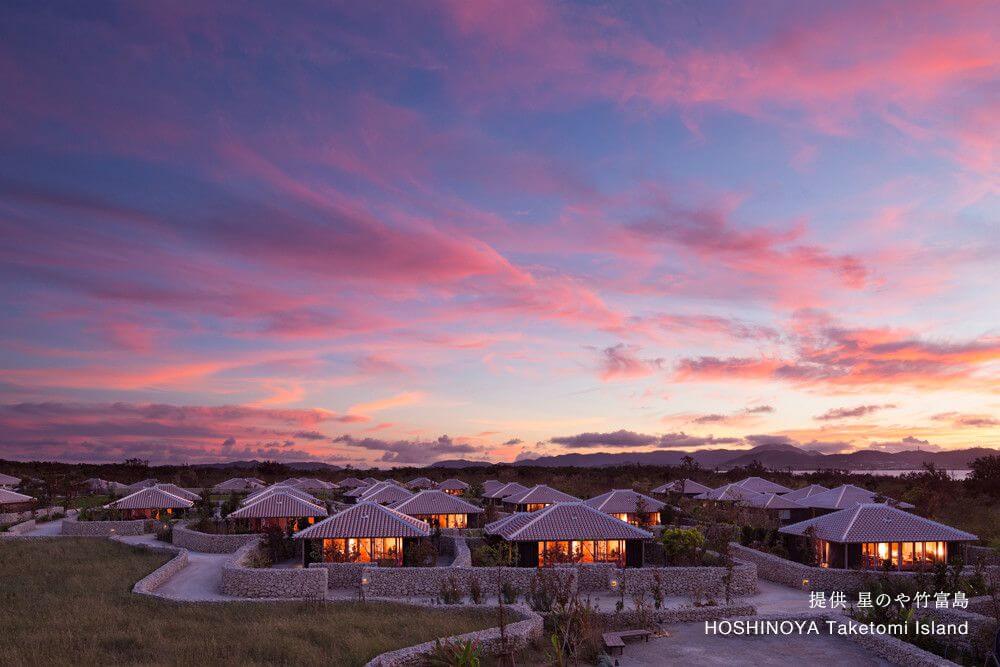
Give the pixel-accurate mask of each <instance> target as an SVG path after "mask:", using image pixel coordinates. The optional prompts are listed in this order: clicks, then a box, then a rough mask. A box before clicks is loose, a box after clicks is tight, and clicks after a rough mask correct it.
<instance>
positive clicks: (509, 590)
mask: <svg viewBox="0 0 1000 667" xmlns="http://www.w3.org/2000/svg"><path fill="white" fill-rule="evenodd" d="M500 594H501V595H502V596H503V601H504V602H505V603H506V604H514V603H515V602H517V599H518V598H519V597H520V596H521V591H519V590H518V588H517V586H515V585H514V584H513V583H511V582H509V581H505V582H503V583H502V584H501V585H500Z"/></svg>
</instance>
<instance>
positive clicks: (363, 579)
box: [361, 577, 368, 586]
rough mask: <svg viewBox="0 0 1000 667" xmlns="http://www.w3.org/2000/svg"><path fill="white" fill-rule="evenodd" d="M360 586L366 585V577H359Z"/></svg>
mask: <svg viewBox="0 0 1000 667" xmlns="http://www.w3.org/2000/svg"><path fill="white" fill-rule="evenodd" d="M361 585H362V586H367V585H368V577H361Z"/></svg>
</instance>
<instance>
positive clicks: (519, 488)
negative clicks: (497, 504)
mask: <svg viewBox="0 0 1000 667" xmlns="http://www.w3.org/2000/svg"><path fill="white" fill-rule="evenodd" d="M527 490H528V487H526V486H523V485H521V484H518V483H517V482H508V483H507V484H504V485H503V486H501V487H499V488H497V489H495V490H494V491H493V493H489V494H487V495H486V497H487V498H506V497H507V496H510V495H513V494H515V493H524V492H525V491H527Z"/></svg>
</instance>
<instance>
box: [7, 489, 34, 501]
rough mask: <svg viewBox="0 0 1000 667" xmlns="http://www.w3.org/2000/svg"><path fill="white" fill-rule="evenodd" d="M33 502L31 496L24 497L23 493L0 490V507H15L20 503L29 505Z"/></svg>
mask: <svg viewBox="0 0 1000 667" xmlns="http://www.w3.org/2000/svg"><path fill="white" fill-rule="evenodd" d="M34 500H35V499H34V498H32V497H31V496H26V495H24V494H23V493H17V492H16V491H8V490H7V489H0V505H17V504H20V503H30V502H33V501H34Z"/></svg>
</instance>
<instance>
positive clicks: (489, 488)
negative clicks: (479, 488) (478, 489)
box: [483, 479, 506, 496]
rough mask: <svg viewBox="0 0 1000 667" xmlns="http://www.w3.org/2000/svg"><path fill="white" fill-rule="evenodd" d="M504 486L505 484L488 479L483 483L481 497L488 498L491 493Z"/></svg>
mask: <svg viewBox="0 0 1000 667" xmlns="http://www.w3.org/2000/svg"><path fill="white" fill-rule="evenodd" d="M505 485H506V482H501V481H499V480H496V479H488V480H486V481H485V482H483V495H484V496H489V495H490V494H491V493H493V492H494V491H496V490H497V489H499V488H501V487H503V486H505Z"/></svg>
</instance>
